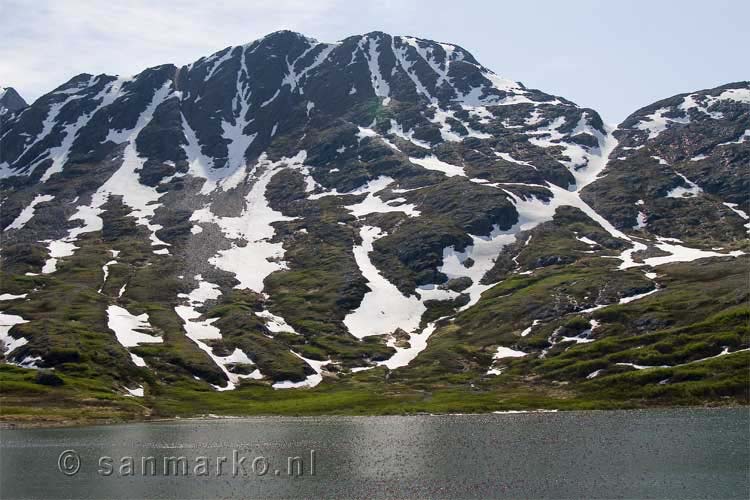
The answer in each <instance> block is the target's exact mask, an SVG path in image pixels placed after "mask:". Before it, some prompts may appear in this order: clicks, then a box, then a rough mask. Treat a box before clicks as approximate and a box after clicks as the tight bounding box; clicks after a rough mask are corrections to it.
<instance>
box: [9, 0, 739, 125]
mask: <svg viewBox="0 0 750 500" xmlns="http://www.w3.org/2000/svg"><path fill="white" fill-rule="evenodd" d="M220 4H221V5H219V6H216V5H214V2H210V1H206V0H202V1H196V0H177V1H172V2H168V1H164V2H156V1H154V0H120V1H118V2H114V1H101V0H66V1H54V0H36V1H22V0H0V85H4V86H14V87H16V89H17V90H18V91H19V92H20V93H21V95H23V96H24V97H25V98H27V100H33V99H35V98H37V97H39V96H40V95H42V94H44V93H45V92H48V91H50V90H51V89H53V88H54V87H56V86H57V85H59V84H60V83H62V82H64V81H66V80H68V79H69V78H70V77H72V76H73V75H75V74H78V73H84V72H87V73H110V74H122V75H128V74H133V73H136V72H138V71H140V70H142V69H144V68H146V67H148V66H154V65H157V64H163V63H168V62H171V63H174V64H177V65H181V64H186V63H189V62H191V61H193V60H195V59H198V58H199V57H201V56H204V55H208V54H211V53H213V52H215V51H218V50H220V49H221V48H223V47H226V46H228V45H237V44H242V43H247V42H249V41H252V40H254V39H256V38H258V37H260V36H263V35H264V34H267V33H269V32H271V31H276V30H278V29H292V30H295V31H300V32H302V33H305V34H306V35H308V36H312V37H314V38H317V39H319V40H322V41H335V40H338V39H341V38H344V37H346V36H348V35H352V34H360V33H366V32H369V31H374V30H380V31H385V32H388V33H392V34H402V35H415V36H419V37H422V38H429V39H433V40H438V41H444V42H451V43H455V44H458V45H461V46H462V47H464V48H465V49H467V50H468V51H469V52H471V53H472V54H474V56H475V57H476V58H477V59H478V60H479V62H481V63H482V64H483V65H485V66H487V67H489V68H490V69H492V70H493V71H495V72H496V73H498V74H500V75H502V76H506V77H508V78H513V79H515V80H519V81H521V82H523V83H524V84H526V85H527V86H529V87H534V88H539V89H541V90H543V91H545V92H548V93H552V94H556V95H561V96H563V97H566V98H568V99H570V100H572V101H574V102H576V103H578V104H580V105H581V106H587V107H592V108H594V109H596V110H598V111H599V112H600V113H601V114H602V117H603V118H604V120H605V121H607V122H609V123H617V122H619V121H621V120H622V119H623V118H625V117H626V116H627V115H628V114H630V113H631V112H633V111H635V110H636V109H637V108H639V107H642V106H645V105H647V104H649V103H651V102H653V101H655V100H658V99H661V98H664V97H669V96H671V95H674V94H676V93H680V92H687V91H691V90H697V89H702V88H708V87H713V86H716V85H720V84H723V83H728V82H731V81H737V80H747V79H750V64H748V60H750V58H749V57H748V54H747V52H748V49H747V47H748V28H747V26H748V19H750V2H748V1H747V0H734V1H732V0H712V1H710V2H708V1H695V0H680V1H678V0H661V1H657V0H650V1H647V0H630V1H622V2H609V1H593V0H585V1H584V0H579V1H572V0H571V1H568V2H560V1H536V2H534V1H524V2H521V1H518V0H515V1H512V2H504V1H458V0H456V1H452V2H448V1H439V0H431V1H427V0H425V1H421V0H418V1H417V0H415V1H408V0H401V1H396V0H376V1H370V2H359V1H354V0H262V1H252V0H232V1H224V2H220Z"/></svg>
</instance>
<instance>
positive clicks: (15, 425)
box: [0, 404, 750, 431]
mask: <svg viewBox="0 0 750 500" xmlns="http://www.w3.org/2000/svg"><path fill="white" fill-rule="evenodd" d="M743 408H744V409H747V410H748V412H749V413H750V404H726V405H722V404H705V405H685V406H681V405H664V406H644V407H626V406H623V407H621V408H592V409H586V410H584V409H580V408H571V409H562V408H561V409H545V408H537V409H529V410H510V409H509V410H493V411H489V412H481V413H471V412H462V413H450V412H447V413H435V412H417V413H405V414H378V413H373V414H345V413H341V414H325V413H322V414H315V415H284V414H264V415H263V414H256V415H216V414H211V413H209V414H201V415H195V416H187V417H180V416H174V417H160V418H143V419H129V420H118V419H110V420H93V419H82V420H60V421H37V422H29V421H25V420H11V419H7V420H6V419H3V420H0V431H13V430H28V429H64V428H83V427H103V426H115V425H129V424H164V423H191V422H212V421H217V420H260V419H273V418H278V419H292V420H297V419H299V420H304V419H316V418H372V417H450V416H453V417H460V416H466V417H469V416H474V417H481V416H492V415H523V414H559V413H575V412H586V413H591V412H623V411H629V412H641V411H661V410H677V409H680V410H720V409H721V410H724V409H743Z"/></svg>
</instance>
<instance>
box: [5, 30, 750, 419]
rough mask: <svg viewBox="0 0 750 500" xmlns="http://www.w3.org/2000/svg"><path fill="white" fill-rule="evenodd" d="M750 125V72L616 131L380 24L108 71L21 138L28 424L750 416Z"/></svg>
mask: <svg viewBox="0 0 750 500" xmlns="http://www.w3.org/2000/svg"><path fill="white" fill-rule="evenodd" d="M748 130H750V84H749V83H748V82H739V83H734V84H729V85H726V86H723V87H719V88H717V89H711V90H705V91H700V92H695V93H692V94H685V95H679V96H675V97H673V98H670V99H666V100H664V101H660V102H657V103H655V104H653V105H651V106H648V107H646V108H643V109H641V110H639V111H637V112H636V113H634V114H633V115H631V116H630V117H628V119H626V120H625V121H624V122H623V123H622V124H621V125H619V126H618V127H608V126H606V125H605V124H604V123H603V122H602V119H601V117H600V116H599V115H598V114H597V113H596V111H594V110H592V109H587V108H581V107H579V106H577V105H576V104H574V103H572V102H570V101H568V100H566V99H564V98H562V97H557V96H552V95H549V94H545V93H543V92H541V91H539V90H534V89H529V88H527V87H525V86H524V85H523V84H521V83H519V82H516V81H513V80H510V79H507V78H504V77H500V76H498V75H497V74H495V73H494V72H492V71H490V70H489V69H487V68H485V67H483V66H482V65H481V64H480V63H479V62H477V61H476V60H475V59H474V58H473V57H472V55H471V54H470V53H468V52H467V51H466V50H464V49H463V48H461V47H458V46H456V45H452V44H447V43H437V42H433V41H429V40H423V39H419V38H414V37H402V36H391V35H388V34H385V33H380V32H374V33H369V34H366V35H361V36H353V37H349V38H346V39H344V40H342V41H340V42H337V43H332V44H329V43H320V42H317V41H315V40H313V39H310V38H307V37H305V36H303V35H300V34H298V33H293V32H289V31H281V32H276V33H272V34H270V35H268V36H266V37H264V38H262V39H259V40H257V41H255V42H252V43H250V44H247V45H243V46H237V47H227V48H226V49H224V50H222V51H220V52H217V53H216V54H213V55H211V56H209V57H205V58H201V59H199V60H198V61H195V62H194V63H192V64H190V65H187V66H183V67H179V68H178V67H176V66H173V65H169V64H167V65H163V66H158V67H154V68H149V69H147V70H145V71H143V72H141V73H140V74H138V75H135V76H132V77H117V76H108V75H97V76H94V75H89V74H82V75H78V76H76V77H74V78H73V79H71V80H70V81H69V82H67V83H65V84H63V85H61V86H60V87H58V88H57V89H55V90H54V91H52V92H51V93H49V94H47V95H45V96H43V97H41V98H39V99H38V100H37V101H36V102H34V103H33V104H32V105H31V106H29V107H27V108H25V109H24V110H23V111H22V112H20V113H16V114H15V115H13V116H11V117H10V118H9V119H7V120H4V121H3V122H2V128H0V151H2V156H1V157H0V173H1V175H2V181H0V182H1V184H0V189H1V190H2V193H1V195H0V199H2V210H1V211H0V227H2V228H3V231H2V250H1V252H0V257H1V258H2V290H0V291H1V292H2V295H0V299H1V300H3V302H1V303H0V307H2V311H3V313H2V315H0V319H2V323H3V324H4V327H3V330H2V331H1V332H0V333H1V334H2V342H3V343H4V349H3V351H4V358H5V363H4V364H0V377H2V378H0V380H2V381H3V390H2V396H0V397H2V398H3V399H2V401H3V405H2V406H3V407H5V408H11V409H13V408H15V410H11V411H12V412H13V415H16V417H14V418H17V415H19V414H21V415H26V414H29V410H28V408H29V407H31V406H34V407H37V408H38V407H45V408H47V413H48V414H49V415H66V414H67V413H66V409H67V408H70V407H75V408H78V414H80V415H86V416H90V417H91V418H99V417H101V418H124V417H126V416H127V417H131V418H132V417H133V416H144V415H147V414H148V415H174V414H195V413H200V412H216V411H223V412H235V413H257V412H271V413H288V412H303V413H304V412H306V413H315V412H331V411H339V412H341V411H343V412H350V413H357V412H387V413H390V412H394V411H396V412H404V411H407V412H408V411H421V410H425V411H426V410H429V411H459V410H470V411H487V410H489V409H496V408H509V407H514V408H515V407H539V406H546V407H550V406H551V407H558V408H573V407H581V406H586V407H612V406H633V405H648V404H665V403H669V404H695V403H697V402H701V403H702V402H707V401H710V402H719V401H724V400H726V401H729V402H737V401H747V399H748V393H747V387H748V385H747V382H748V380H747V379H748V377H747V370H746V368H747V365H748V360H749V359H750V358H749V357H748V353H747V350H748V346H750V336H749V334H748V328H747V320H748V314H749V313H748V307H747V300H748V290H747V283H746V276H745V274H746V273H745V271H743V268H744V269H747V256H746V252H747V251H748V249H749V247H750V245H749V242H748V239H747V213H750V207H749V206H748V200H747V192H748V189H747V188H748V185H747V183H748V179H747V175H746V174H747V166H748V152H749V151H750V147H749V145H750V141H748V140H747V137H748V135H749V133H748ZM737 351H741V352H739V353H737V354H734V353H736V352H737ZM719 357H720V359H719ZM311 387H315V389H309V388H311ZM297 388H307V390H274V389H297ZM123 396H124V397H123ZM129 396H135V397H136V398H137V400H140V399H141V398H143V404H136V399H133V398H132V397H129ZM310 396H314V399H311V397H310ZM102 408H106V411H105V410H103V409H102ZM144 412H145V413H144ZM8 414H10V413H8ZM103 415H105V416H104V417H102V416H103ZM60 418H63V417H60Z"/></svg>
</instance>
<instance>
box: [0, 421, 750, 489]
mask: <svg viewBox="0 0 750 500" xmlns="http://www.w3.org/2000/svg"><path fill="white" fill-rule="evenodd" d="M0 441H1V443H2V444H1V445H0V497H2V498H20V497H23V498H71V497H72V498H290V497H293V498H294V497H308V498H309V497H313V498H331V497H344V498H502V497H513V498H582V497H597V498H748V497H749V495H750V483H749V480H748V474H749V470H750V451H749V443H750V413H749V410H748V409H747V408H740V409H676V410H648V411H612V412H564V413H563V412H561V413H525V414H500V415H497V414H493V415H448V416H412V417H323V418H313V417H310V418H285V417H264V418H248V419H222V420H185V421H178V422H164V423H148V424H129V425H115V426H100V427H84V428H72V429H30V430H3V431H0ZM66 450H70V451H69V452H68V454H67V455H63V456H62V458H61V454H62V453H63V452H64V451H66ZM165 457H166V465H167V469H168V470H167V473H168V475H165V470H164V465H165V464H164V462H165ZM170 457H173V458H170ZM222 457H223V458H224V460H222ZM243 458H244V461H243ZM77 466H78V468H77ZM76 468H77V473H75V474H73V475H67V474H64V473H63V472H61V470H60V469H62V470H64V471H65V472H67V473H68V474H71V473H72V472H74V471H75V470H76ZM290 469H291V473H292V475H290ZM186 471H187V475H183V473H184V472H186ZM235 473H236V475H235ZM107 474H109V475H107Z"/></svg>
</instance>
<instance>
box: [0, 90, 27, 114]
mask: <svg viewBox="0 0 750 500" xmlns="http://www.w3.org/2000/svg"><path fill="white" fill-rule="evenodd" d="M26 106H28V104H26V101H24V100H23V97H21V96H20V95H18V92H16V89H14V88H13V87H0V117H4V116H5V115H11V114H15V113H17V112H19V111H21V110H22V109H23V108H25V107H26ZM3 119H4V118H3Z"/></svg>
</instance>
